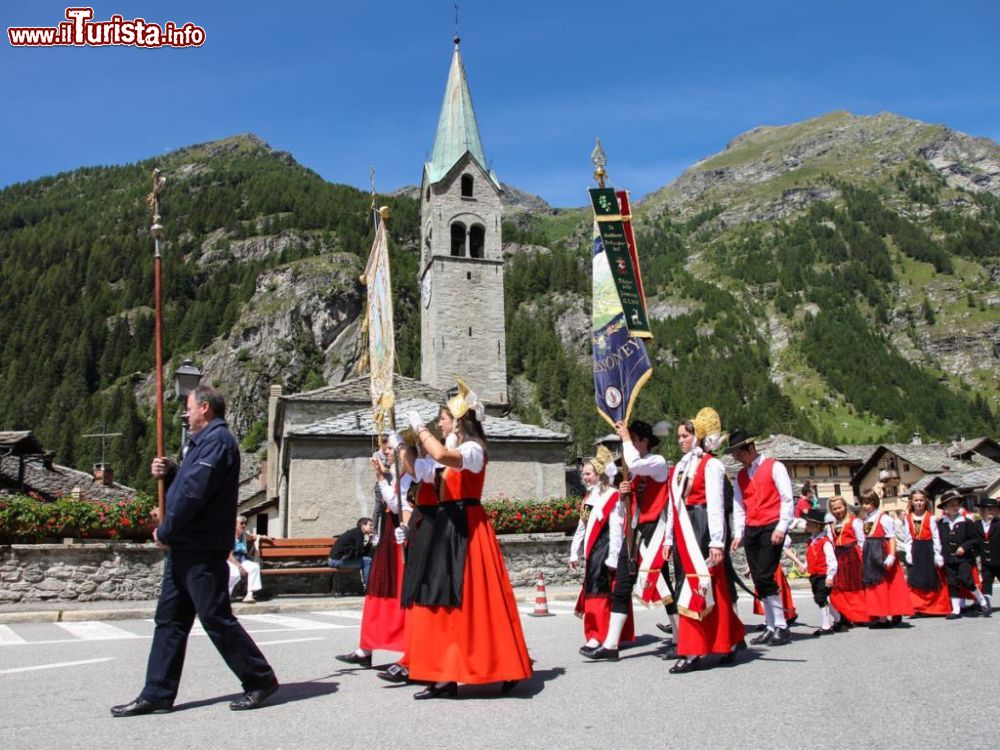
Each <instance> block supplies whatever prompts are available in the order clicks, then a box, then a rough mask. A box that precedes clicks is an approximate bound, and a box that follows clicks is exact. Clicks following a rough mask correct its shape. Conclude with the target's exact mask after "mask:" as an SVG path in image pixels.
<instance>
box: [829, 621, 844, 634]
mask: <svg viewBox="0 0 1000 750" xmlns="http://www.w3.org/2000/svg"><path fill="white" fill-rule="evenodd" d="M844 630H847V626H846V625H844V622H843V621H842V620H837V622H835V623H833V628H832V631H833V632H834V633H841V632H843V631H844Z"/></svg>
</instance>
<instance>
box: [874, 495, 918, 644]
mask: <svg viewBox="0 0 1000 750" xmlns="http://www.w3.org/2000/svg"><path fill="white" fill-rule="evenodd" d="M881 504H882V501H881V499H880V498H879V496H878V493H877V492H875V490H865V491H864V492H862V493H861V512H862V513H863V515H864V521H863V522H862V523H863V525H862V530H863V531H864V534H865V543H864V547H863V549H862V554H861V583H862V586H863V589H864V594H865V611H866V612H867V614H868V620H869V621H870V622H871V627H873V628H887V627H890V622H889V619H890V618H892V624H895V623H898V622H899V621H900V620H902V618H903V615H912V614H913V604H912V603H911V602H910V591H909V589H908V588H907V587H906V579H905V578H904V576H903V573H902V572H901V571H900V566H899V563H898V562H897V560H896V538H895V535H894V531H895V529H894V526H893V522H892V519H891V518H889V516H888V515H886V514H885V513H883V512H882V511H880V510H879V506H880V505H881Z"/></svg>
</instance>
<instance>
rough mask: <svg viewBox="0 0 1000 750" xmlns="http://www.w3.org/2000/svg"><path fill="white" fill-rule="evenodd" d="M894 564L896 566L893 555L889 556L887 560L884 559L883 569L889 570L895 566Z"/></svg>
mask: <svg viewBox="0 0 1000 750" xmlns="http://www.w3.org/2000/svg"><path fill="white" fill-rule="evenodd" d="M895 564H896V556H895V555H889V556H888V557H887V558H885V569H886V570H891V569H892V566H893V565H895Z"/></svg>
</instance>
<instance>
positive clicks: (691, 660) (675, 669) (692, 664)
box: [670, 656, 701, 674]
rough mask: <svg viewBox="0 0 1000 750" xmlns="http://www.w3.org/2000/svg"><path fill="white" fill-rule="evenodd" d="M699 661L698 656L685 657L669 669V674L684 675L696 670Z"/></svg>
mask: <svg viewBox="0 0 1000 750" xmlns="http://www.w3.org/2000/svg"><path fill="white" fill-rule="evenodd" d="M700 661H701V657H700V656H685V657H683V658H681V659H679V660H678V661H677V663H676V664H674V666H672V667H671V668H670V674H684V673H685V672H693V671H694V670H696V669H697V668H698V663H699V662H700Z"/></svg>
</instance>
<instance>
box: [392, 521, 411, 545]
mask: <svg viewBox="0 0 1000 750" xmlns="http://www.w3.org/2000/svg"><path fill="white" fill-rule="evenodd" d="M409 531H410V527H409V526H406V525H403V526H397V527H396V530H395V531H394V532H393V534H394V535H395V537H396V544H406V536H407V534H408V533H409Z"/></svg>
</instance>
